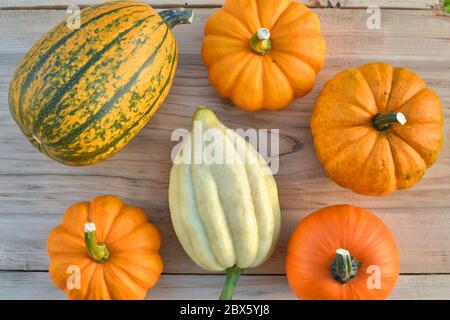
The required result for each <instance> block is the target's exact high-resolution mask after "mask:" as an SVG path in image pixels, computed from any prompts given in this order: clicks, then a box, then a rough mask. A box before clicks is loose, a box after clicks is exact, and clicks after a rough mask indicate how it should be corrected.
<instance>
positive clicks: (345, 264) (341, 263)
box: [331, 249, 361, 284]
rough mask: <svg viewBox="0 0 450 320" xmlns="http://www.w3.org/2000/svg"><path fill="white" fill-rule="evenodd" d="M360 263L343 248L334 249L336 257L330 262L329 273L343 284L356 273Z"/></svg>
mask: <svg viewBox="0 0 450 320" xmlns="http://www.w3.org/2000/svg"><path fill="white" fill-rule="evenodd" d="M360 265H361V264H360V263H359V262H358V260H356V259H355V258H354V257H352V256H351V255H350V252H348V251H347V250H345V249H337V250H336V258H335V259H334V261H333V263H332V264H331V275H332V276H333V279H334V280H336V281H338V282H339V283H341V284H345V283H347V282H348V281H350V280H351V279H353V278H354V277H356V274H357V273H358V269H359V267H360Z"/></svg>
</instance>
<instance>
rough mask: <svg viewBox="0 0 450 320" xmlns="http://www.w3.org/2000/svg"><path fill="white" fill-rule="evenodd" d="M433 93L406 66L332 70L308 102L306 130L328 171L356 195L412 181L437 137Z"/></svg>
mask: <svg viewBox="0 0 450 320" xmlns="http://www.w3.org/2000/svg"><path fill="white" fill-rule="evenodd" d="M443 123H444V120H443V111H442V107H441V104H440V102H439V97H438V95H437V94H436V93H435V92H434V91H433V90H431V89H430V88H427V86H426V85H425V83H424V81H423V80H422V79H421V78H420V77H419V76H417V75H416V74H415V73H413V72H412V71H410V70H408V69H405V68H393V67H392V66H390V65H389V64H386V63H370V64H366V65H362V66H359V67H357V68H351V69H348V70H344V71H342V72H340V73H338V74H337V75H336V76H335V77H334V78H333V79H331V80H330V81H329V82H328V83H326V84H325V86H324V88H323V90H322V92H321V94H320V97H319V99H318V100H317V103H316V105H315V107H314V112H313V115H312V120H311V130H312V134H313V137H314V145H315V149H316V152H317V156H318V157H319V160H320V162H321V163H322V165H323V166H324V168H325V171H326V173H327V175H328V176H329V177H331V178H332V179H333V180H334V181H335V182H336V183H338V184H339V185H341V186H342V187H344V188H349V189H352V190H353V191H355V192H357V193H361V194H368V195H385V194H389V193H391V192H393V191H395V190H396V189H405V188H409V187H411V186H412V185H414V184H415V183H417V182H418V181H419V180H420V179H421V178H422V176H423V175H424V173H425V171H426V169H427V168H428V167H430V166H431V165H432V164H433V163H434V162H435V161H436V159H437V158H438V155H439V152H440V151H441V148H442V140H443Z"/></svg>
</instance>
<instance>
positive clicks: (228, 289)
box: [219, 266, 244, 300]
mask: <svg viewBox="0 0 450 320" xmlns="http://www.w3.org/2000/svg"><path fill="white" fill-rule="evenodd" d="M242 271H244V269H240V268H239V267H238V266H233V267H231V268H228V269H227V277H226V279H225V283H224V285H223V290H222V293H221V294H220V298H219V299H220V300H231V299H232V298H233V293H234V289H236V285H237V283H238V281H239V277H240V275H241V272H242Z"/></svg>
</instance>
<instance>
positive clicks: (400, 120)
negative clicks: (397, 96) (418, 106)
mask: <svg viewBox="0 0 450 320" xmlns="http://www.w3.org/2000/svg"><path fill="white" fill-rule="evenodd" d="M405 123H406V117H405V115H404V114H403V113H401V112H388V113H384V114H383V113H377V114H376V115H375V116H374V117H373V118H372V125H373V126H374V127H375V129H377V130H378V131H385V130H387V129H389V128H390V127H391V126H392V125H393V124H400V125H404V124H405Z"/></svg>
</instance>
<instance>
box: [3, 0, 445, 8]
mask: <svg viewBox="0 0 450 320" xmlns="http://www.w3.org/2000/svg"><path fill="white" fill-rule="evenodd" d="M143 1H144V2H147V3H149V4H151V5H152V6H155V7H172V6H179V7H181V6H193V7H218V6H221V5H222V4H223V2H224V0H151V1H148V0H147V1H145V0H143ZM101 2H105V1H104V0H0V8H21V7H35V8H42V7H67V6H69V5H81V6H86V5H92V4H96V3H101ZM299 2H303V3H305V4H306V5H307V6H309V7H313V8H322V7H326V8H328V7H333V8H367V7H368V6H370V5H373V4H374V3H376V5H378V6H379V7H380V8H403V9H432V8H436V7H438V6H439V0H379V1H372V0H304V1H299Z"/></svg>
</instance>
